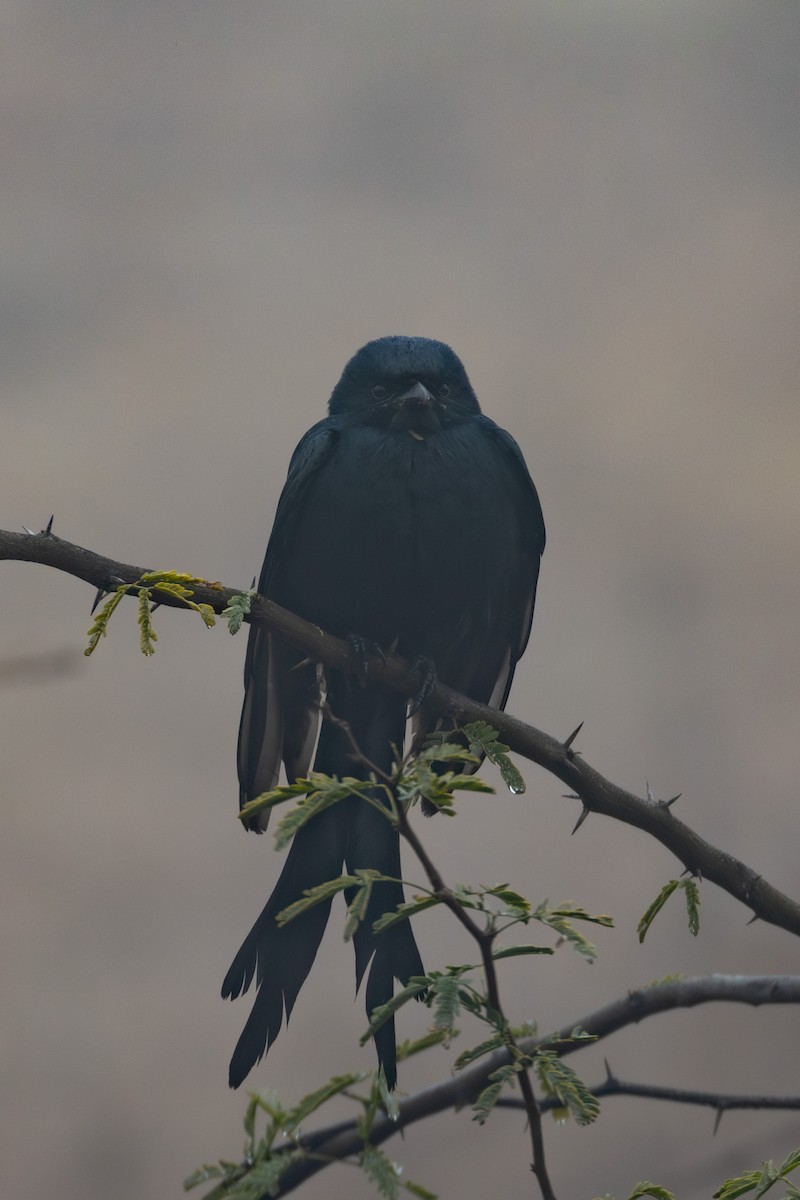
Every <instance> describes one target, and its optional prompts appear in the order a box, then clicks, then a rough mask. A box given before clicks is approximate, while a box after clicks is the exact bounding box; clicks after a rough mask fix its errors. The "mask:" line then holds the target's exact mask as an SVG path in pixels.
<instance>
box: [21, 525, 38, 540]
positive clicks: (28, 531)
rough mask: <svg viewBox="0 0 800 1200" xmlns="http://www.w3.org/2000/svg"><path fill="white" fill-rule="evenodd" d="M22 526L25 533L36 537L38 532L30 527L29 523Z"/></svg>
mask: <svg viewBox="0 0 800 1200" xmlns="http://www.w3.org/2000/svg"><path fill="white" fill-rule="evenodd" d="M22 528H23V529H24V531H25V533H27V534H29V535H30V537H36V534H35V533H34V532H33V530H32V529H28V526H27V525H23V526H22Z"/></svg>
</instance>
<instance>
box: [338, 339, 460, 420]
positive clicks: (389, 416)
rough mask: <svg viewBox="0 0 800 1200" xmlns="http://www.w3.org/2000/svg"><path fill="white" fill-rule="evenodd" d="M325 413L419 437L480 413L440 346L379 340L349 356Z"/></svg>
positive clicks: (455, 360)
mask: <svg viewBox="0 0 800 1200" xmlns="http://www.w3.org/2000/svg"><path fill="white" fill-rule="evenodd" d="M328 411H329V412H330V413H331V415H332V416H333V415H334V414H337V413H352V414H354V415H357V416H359V417H360V419H361V420H363V421H365V422H367V423H369V424H370V425H378V426H381V427H383V428H385V429H391V430H394V431H397V432H407V433H411V434H412V435H414V436H416V437H419V438H424V437H425V436H426V435H427V434H430V433H435V432H436V431H437V430H438V429H443V428H447V427H448V426H450V425H454V424H456V423H457V422H459V421H463V420H465V419H466V418H467V417H470V416H473V415H474V414H475V413H479V412H480V405H479V404H478V400H477V397H476V395H475V393H474V391H473V390H472V385H471V384H470V382H469V379H468V378H467V373H466V371H465V370H464V367H463V364H462V362H461V359H460V358H459V357H458V355H456V354H454V353H453V351H452V350H451V349H450V347H449V346H446V345H445V344H444V342H435V341H433V340H431V339H430V338H420V337H384V338H378V339H377V341H374V342H368V343H367V345H366V346H362V348H361V349H360V350H359V351H358V353H357V354H354V355H353V357H352V358H351V359H350V361H349V363H348V364H347V366H346V367H345V369H344V371H343V373H342V377H341V379H340V380H339V382H338V383H337V385H336V387H335V388H334V389H333V394H332V396H331V399H330V403H329V406H328Z"/></svg>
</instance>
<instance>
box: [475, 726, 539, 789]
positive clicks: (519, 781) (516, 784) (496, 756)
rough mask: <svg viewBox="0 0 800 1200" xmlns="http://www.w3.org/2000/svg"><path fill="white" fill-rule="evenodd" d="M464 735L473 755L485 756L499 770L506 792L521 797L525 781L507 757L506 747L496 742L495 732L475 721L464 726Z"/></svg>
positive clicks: (490, 727)
mask: <svg viewBox="0 0 800 1200" xmlns="http://www.w3.org/2000/svg"><path fill="white" fill-rule="evenodd" d="M464 734H465V736H466V738H467V740H468V742H469V748H470V750H471V751H472V752H473V754H475V755H478V756H480V755H481V754H485V755H486V757H487V758H488V759H489V762H493V763H494V764H495V766H497V767H499V768H500V774H501V776H502V777H503V782H504V783H505V785H506V787H507V788H508V790H509V791H510V792H512V793H513V794H514V795H515V796H518V795H521V794H522V793H523V792H524V791H525V780H524V779H523V778H522V775H521V774H520V772H519V770H518V769H517V767H516V766H515V765H514V763H513V762H512V761H511V759H510V758H509V757H508V749H509V748H508V746H505V745H504V744H503V743H502V742H500V741H498V739H497V730H496V729H493V728H492V726H491V725H488V724H487V723H486V722H485V721H475V722H473V723H472V724H471V725H465V726H464Z"/></svg>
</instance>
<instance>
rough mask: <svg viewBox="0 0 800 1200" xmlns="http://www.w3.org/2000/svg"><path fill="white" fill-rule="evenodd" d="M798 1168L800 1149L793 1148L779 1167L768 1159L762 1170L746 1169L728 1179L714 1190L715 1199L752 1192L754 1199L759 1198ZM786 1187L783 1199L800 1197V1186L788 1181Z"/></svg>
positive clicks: (731, 1198) (793, 1199) (726, 1199)
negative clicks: (741, 1173) (742, 1172)
mask: <svg viewBox="0 0 800 1200" xmlns="http://www.w3.org/2000/svg"><path fill="white" fill-rule="evenodd" d="M798 1168H800V1149H798V1150H793V1151H792V1152H791V1154H789V1155H787V1157H786V1158H785V1159H784V1160H783V1162H782V1163H781V1165H780V1166H779V1167H776V1166H775V1164H774V1163H773V1162H772V1161H771V1160H768V1161H767V1162H764V1163H762V1164H761V1169H760V1170H756V1171H745V1173H744V1174H743V1175H738V1176H736V1177H735V1178H733V1179H726V1180H725V1182H724V1183H723V1185H722V1187H720V1188H718V1189H717V1191H716V1192H714V1200H737V1197H739V1196H748V1195H751V1194H752V1200H759V1197H760V1196H765V1195H766V1194H767V1192H768V1191H770V1189H771V1188H773V1187H774V1186H775V1184H776V1183H780V1181H781V1180H785V1179H786V1176H787V1175H791V1173H792V1172H793V1171H796V1170H798ZM786 1187H787V1188H788V1190H787V1191H786V1192H784V1196H783V1200H796V1198H797V1197H800V1188H798V1187H797V1186H796V1185H795V1184H793V1183H791V1182H788V1183H787V1184H786Z"/></svg>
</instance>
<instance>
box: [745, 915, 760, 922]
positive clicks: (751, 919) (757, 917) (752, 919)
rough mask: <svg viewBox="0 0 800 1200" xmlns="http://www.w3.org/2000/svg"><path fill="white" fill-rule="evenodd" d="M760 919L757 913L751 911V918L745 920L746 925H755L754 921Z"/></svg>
mask: <svg viewBox="0 0 800 1200" xmlns="http://www.w3.org/2000/svg"><path fill="white" fill-rule="evenodd" d="M760 920H761V917H760V916H759V915H758V913H753V915H752V917H751V918H750V920H749V921H748V922H747V924H748V925H755V923H756V921H760Z"/></svg>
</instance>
